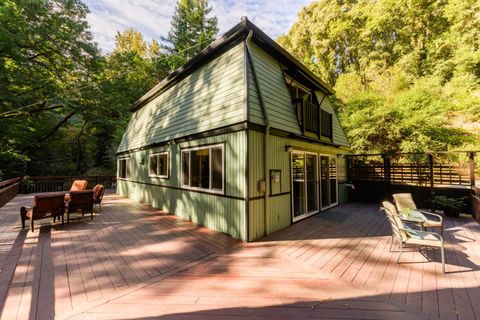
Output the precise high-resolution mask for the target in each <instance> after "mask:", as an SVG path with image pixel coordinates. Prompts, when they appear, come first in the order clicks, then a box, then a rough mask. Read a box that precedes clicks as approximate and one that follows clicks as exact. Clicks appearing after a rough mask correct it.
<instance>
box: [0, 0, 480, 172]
mask: <svg viewBox="0 0 480 320" xmlns="http://www.w3.org/2000/svg"><path fill="white" fill-rule="evenodd" d="M87 14H88V7H87V6H86V5H85V4H84V3H82V2H81V1H80V0H4V1H2V2H1V3H0V25H1V26H2V28H0V180H2V179H5V178H10V177H15V176H21V175H79V174H86V175H101V174H105V175H109V174H115V167H116V148H117V146H118V144H119V142H120V139H121V137H122V134H123V131H124V129H125V127H126V125H127V123H128V120H129V118H130V115H131V113H130V111H129V106H130V105H131V104H132V103H133V102H134V101H136V100H137V99H138V98H139V97H140V96H142V95H143V94H144V93H145V92H147V91H148V90H149V89H150V88H151V87H153V86H154V85H155V84H157V83H158V82H159V81H161V79H163V78H164V77H166V76H167V75H168V74H169V73H170V72H172V71H174V70H175V69H177V68H178V67H180V66H181V65H182V64H184V63H185V62H186V61H188V59H190V58H192V57H193V56H194V55H195V54H196V53H198V52H200V51H201V50H202V49H204V48H205V47H206V46H208V45H209V44H210V43H211V42H212V41H213V40H214V39H215V37H217V36H218V27H217V19H216V18H215V17H214V16H212V15H211V7H210V6H209V4H208V1H207V0H179V1H178V2H177V6H176V9H175V13H174V15H173V17H172V20H171V29H170V31H169V32H168V36H167V37H165V38H161V39H158V40H152V41H151V42H147V41H145V40H144V38H143V36H142V34H141V33H140V32H139V31H136V30H134V29H127V30H119V32H118V33H117V35H116V38H115V48H114V50H113V51H112V52H110V53H108V54H104V53H102V52H101V51H100V50H99V48H98V46H97V44H96V43H95V42H94V40H93V37H92V34H91V32H90V27H89V25H88V23H87V20H86V16H87ZM277 41H278V43H279V44H280V45H282V46H283V47H284V48H285V49H287V50H288V51H289V52H290V53H292V54H293V55H294V56H295V57H296V58H297V59H299V60H300V61H301V62H303V63H304V64H305V65H306V66H307V67H308V68H310V70H312V71H313V72H314V73H316V74H317V75H318V76H319V77H320V78H322V79H323V80H325V81H326V82H327V83H328V84H329V85H331V86H332V87H333V88H334V90H335V92H336V94H335V98H334V104H335V108H336V111H337V113H338V115H339V118H340V121H341V124H342V126H343V127H344V129H345V130H346V132H347V135H348V137H349V140H350V143H351V145H352V152H354V153H379V152H381V153H383V152H386V153H389V154H391V155H395V154H398V153H399V152H426V151H449V150H450V151H451V150H480V3H479V2H478V1H476V0H438V1H434V0H430V1H427V0H416V1H414V0H377V1H356V0H349V1H347V0H344V1H340V0H321V1H316V2H313V3H311V4H310V5H308V6H305V7H303V8H302V10H301V11H300V12H299V14H298V20H297V22H295V24H294V25H293V26H292V28H291V29H290V31H289V32H288V33H286V34H284V35H282V36H280V37H279V38H278V39H277Z"/></svg>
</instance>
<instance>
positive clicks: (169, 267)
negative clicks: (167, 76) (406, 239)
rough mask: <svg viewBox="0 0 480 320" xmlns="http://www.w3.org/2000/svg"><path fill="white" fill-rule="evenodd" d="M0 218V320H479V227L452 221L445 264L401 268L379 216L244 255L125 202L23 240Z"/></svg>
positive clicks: (328, 226)
mask: <svg viewBox="0 0 480 320" xmlns="http://www.w3.org/2000/svg"><path fill="white" fill-rule="evenodd" d="M30 203H31V196H17V197H16V198H14V199H13V200H12V201H10V202H9V203H8V204H7V205H5V206H4V207H2V208H0V222H1V223H2V224H1V226H0V232H1V234H0V268H1V269H0V303H1V304H2V306H1V309H0V311H1V316H0V318H1V319H27V318H30V319H48V318H53V317H55V318H57V319H138V318H142V319H158V318H160V319H244V318H247V317H253V318H257V319H258V318H261V319H265V318H268V319H299V318H322V319H334V318H335V319H365V318H367V319H437V318H441V319H480V304H479V303H478V301H480V225H479V224H478V223H477V222H474V221H473V220H472V219H469V218H461V219H451V220H447V228H446V232H445V235H446V241H447V250H446V253H447V256H446V258H447V263H448V265H447V271H448V273H447V274H445V275H444V274H442V273H441V266H440V264H439V262H438V261H439V259H438V258H439V257H438V254H437V253H434V252H429V253H428V256H429V258H430V259H433V262H431V261H428V260H427V259H426V257H425V256H423V255H422V254H420V253H419V252H415V251H409V252H406V253H404V255H403V256H402V263H401V264H397V263H396V257H397V253H396V252H390V250H389V248H390V241H391V238H390V236H389V228H388V225H387V223H386V220H385V218H384V216H383V215H382V214H381V213H378V207H376V206H373V205H365V204H348V205H344V206H340V207H337V208H334V209H331V210H329V211H327V212H325V213H321V214H319V215H316V216H314V217H311V218H309V219H307V220H304V221H302V222H299V223H296V224H295V225H293V226H290V227H289V228H287V229H284V230H281V231H279V232H277V233H274V234H272V235H270V236H269V237H267V238H264V239H262V240H261V241H258V242H255V243H250V244H242V243H240V242H238V241H235V240H233V239H231V238H230V237H228V236H226V235H223V234H221V233H218V232H214V231H211V230H208V229H206V228H202V227H198V226H196V225H194V224H192V223H189V222H185V221H182V220H180V219H178V218H176V217H174V216H170V215H166V214H165V213H163V212H160V211H157V210H152V209H151V208H148V207H146V206H143V205H141V204H138V203H135V202H133V201H130V200H128V199H125V198H120V197H118V196H115V195H109V196H106V197H105V198H104V203H105V204H104V205H103V211H102V212H101V213H98V212H97V213H96V216H95V217H94V219H93V221H91V220H90V218H89V217H85V218H84V219H81V220H78V221H76V222H73V223H71V224H70V225H65V226H64V227H62V226H61V225H60V224H55V225H50V221H48V220H45V223H44V224H43V225H42V227H41V228H37V230H36V231H35V232H33V233H32V232H27V231H26V230H23V231H20V230H21V229H20V227H19V226H20V223H19V219H18V210H19V207H20V206H21V205H26V204H30Z"/></svg>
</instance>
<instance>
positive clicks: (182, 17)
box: [163, 0, 218, 70]
mask: <svg viewBox="0 0 480 320" xmlns="http://www.w3.org/2000/svg"><path fill="white" fill-rule="evenodd" d="M211 11H212V8H211V7H209V5H208V0H178V2H177V6H176V7H175V12H174V14H173V17H172V22H171V29H170V32H169V33H168V37H167V38H164V39H163V40H164V41H165V42H166V43H167V44H168V45H166V46H165V49H166V50H167V52H168V53H170V54H172V55H171V56H170V59H169V66H170V69H171V70H175V69H177V68H178V67H180V66H181V65H183V64H184V63H185V62H187V61H188V60H189V59H191V58H193V56H195V55H196V54H197V53H199V52H200V51H202V50H203V49H204V48H205V47H207V46H208V45H209V44H210V43H211V41H212V40H213V39H214V38H215V36H216V34H217V32H218V27H217V18H216V17H208V15H209V14H210V12H211Z"/></svg>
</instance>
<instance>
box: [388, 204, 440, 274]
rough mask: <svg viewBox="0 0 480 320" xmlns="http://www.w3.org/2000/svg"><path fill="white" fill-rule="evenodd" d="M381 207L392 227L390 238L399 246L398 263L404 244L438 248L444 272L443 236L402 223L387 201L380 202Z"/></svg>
mask: <svg viewBox="0 0 480 320" xmlns="http://www.w3.org/2000/svg"><path fill="white" fill-rule="evenodd" d="M382 205H383V207H381V209H382V210H383V211H384V212H385V214H386V216H387V218H388V221H389V222H390V226H391V228H392V240H393V239H394V240H396V241H397V243H398V247H399V250H400V251H399V254H398V259H397V263H400V257H401V255H402V251H403V248H404V246H414V247H419V248H422V247H428V248H439V249H440V253H441V257H442V271H443V273H445V249H444V243H443V237H442V236H441V235H440V234H438V233H435V232H427V231H419V230H413V229H411V228H409V227H408V226H406V225H404V224H403V222H402V220H401V219H400V217H399V215H398V214H396V208H395V206H394V205H393V204H392V203H390V202H388V201H384V202H382Z"/></svg>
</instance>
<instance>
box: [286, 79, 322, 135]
mask: <svg viewBox="0 0 480 320" xmlns="http://www.w3.org/2000/svg"><path fill="white" fill-rule="evenodd" d="M285 81H286V83H287V85H288V89H289V91H290V96H291V97H292V105H293V108H294V110H295V114H296V116H297V120H298V123H299V125H300V128H302V131H303V134H304V135H312V136H313V137H316V138H320V113H319V112H320V107H319V105H318V102H317V98H316V97H315V94H314V91H313V90H312V89H310V88H308V87H307V86H304V85H303V84H301V83H299V82H297V81H295V80H294V79H292V78H290V77H289V76H287V75H286V76H285Z"/></svg>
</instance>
